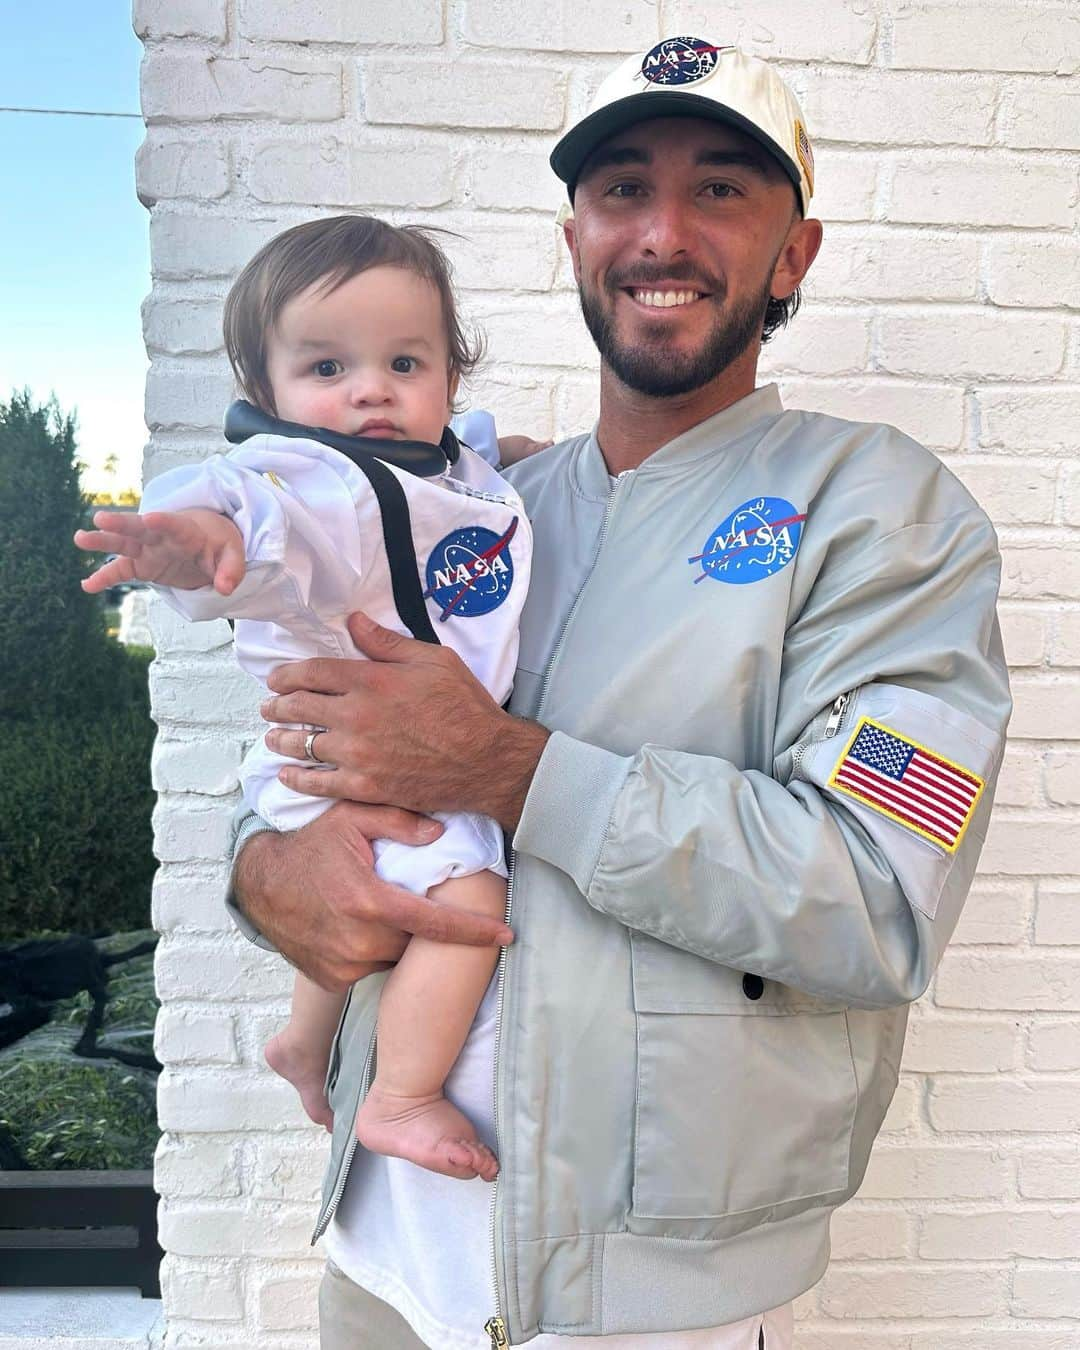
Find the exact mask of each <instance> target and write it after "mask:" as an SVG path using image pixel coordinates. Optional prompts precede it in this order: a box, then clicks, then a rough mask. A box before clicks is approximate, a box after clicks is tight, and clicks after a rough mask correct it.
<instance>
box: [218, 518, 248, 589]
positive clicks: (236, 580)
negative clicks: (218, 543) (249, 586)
mask: <svg viewBox="0 0 1080 1350" xmlns="http://www.w3.org/2000/svg"><path fill="white" fill-rule="evenodd" d="M246 572H247V560H246V558H245V557H244V542H243V539H242V538H241V536H240V533H239V531H237V537H236V538H235V539H230V540H229V541H228V542H227V543H225V544H223V545H222V548H221V553H220V554H219V555H218V560H217V567H216V568H215V570H214V590H215V591H217V593H218V595H232V593H233V591H235V590H236V588H237V586H239V585H240V583H241V582H242V581H243V579H244V574H245V573H246Z"/></svg>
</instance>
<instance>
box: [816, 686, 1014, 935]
mask: <svg viewBox="0 0 1080 1350" xmlns="http://www.w3.org/2000/svg"><path fill="white" fill-rule="evenodd" d="M1001 749H1002V747H1001V742H1000V738H999V737H997V736H996V735H995V734H994V733H993V732H991V731H989V730H988V729H987V728H986V727H984V726H983V724H982V723H981V722H979V721H978V720H977V719H976V718H974V717H972V716H970V714H968V713H966V712H961V711H960V710H959V709H957V708H954V707H952V706H951V705H950V704H947V703H944V702H943V701H942V700H941V699H939V698H935V697H933V696H932V695H930V694H924V693H922V692H920V691H918V690H915V689H907V688H904V687H903V686H901V685H890V684H867V685H863V686H862V687H861V688H859V689H857V690H855V691H853V692H852V693H851V694H850V695H849V696H848V697H847V701H846V704H844V711H843V716H842V718H840V719H836V718H835V717H831V718H829V720H828V722H827V723H826V724H825V726H824V728H823V729H822V730H821V731H820V733H819V736H818V739H816V740H814V741H811V742H810V743H808V744H806V745H804V746H803V747H802V749H801V751H800V753H799V767H798V770H797V776H798V777H800V778H805V779H806V780H807V781H808V782H811V783H815V784H816V785H817V786H818V787H820V788H822V789H823V790H824V791H825V792H826V793H828V794H829V795H831V796H833V797H835V798H836V799H838V800H839V801H842V802H843V803H844V806H845V807H846V808H847V810H848V811H850V812H851V814H852V815H854V816H856V817H857V818H858V820H859V821H860V822H861V824H862V825H863V827H864V828H865V829H866V831H867V833H868V834H869V835H870V836H871V837H872V838H873V839H874V841H875V843H877V844H878V845H879V846H880V847H881V849H882V851H883V852H884V854H885V856H886V857H887V858H888V860H889V863H890V865H891V866H892V869H893V871H894V872H895V873H896V875H897V877H898V878H899V880H900V883H901V885H902V886H903V888H904V893H905V895H906V896H907V898H908V900H909V902H910V903H911V904H912V905H914V907H915V908H916V909H918V910H921V911H922V913H924V914H925V915H926V916H927V917H928V918H931V919H932V918H933V917H934V915H935V913H936V912H937V905H938V901H939V899H940V896H941V891H942V887H943V886H944V884H945V880H946V878H947V876H948V874H949V870H950V868H951V866H952V862H953V858H954V857H955V856H956V853H957V850H958V849H959V848H960V846H961V844H962V843H963V841H964V838H965V837H966V835H967V832H968V829H969V827H970V826H971V824H972V821H973V820H974V818H975V816H976V813H977V811H978V807H979V804H980V802H981V801H982V798H983V794H984V791H985V788H986V783H987V781H988V780H989V778H990V777H991V775H992V773H993V771H994V769H995V767H996V765H997V763H998V760H999V758H1000V755H1001Z"/></svg>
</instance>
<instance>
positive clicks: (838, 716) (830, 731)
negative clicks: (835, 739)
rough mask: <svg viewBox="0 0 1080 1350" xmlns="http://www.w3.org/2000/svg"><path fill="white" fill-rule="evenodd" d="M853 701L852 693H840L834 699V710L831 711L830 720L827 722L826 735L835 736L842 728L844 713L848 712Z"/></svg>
mask: <svg viewBox="0 0 1080 1350" xmlns="http://www.w3.org/2000/svg"><path fill="white" fill-rule="evenodd" d="M850 702H851V695H850V694H838V695H837V697H836V698H835V699H834V700H833V705H832V712H831V713H829V720H828V721H827V722H826V723H825V735H826V736H827V737H828V736H835V735H836V733H837V732H838V731H839V730H840V726H841V724H842V723H843V720H844V714H845V713H846V712H847V707H848V704H849V703H850Z"/></svg>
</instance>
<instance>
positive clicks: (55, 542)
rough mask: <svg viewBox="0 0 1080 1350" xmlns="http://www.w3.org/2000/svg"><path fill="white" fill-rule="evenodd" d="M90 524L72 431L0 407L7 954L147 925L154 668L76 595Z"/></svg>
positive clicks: (71, 426) (2, 902) (3, 923)
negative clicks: (11, 943) (34, 944)
mask: <svg viewBox="0 0 1080 1350" xmlns="http://www.w3.org/2000/svg"><path fill="white" fill-rule="evenodd" d="M86 509H87V503H86V500H85V498H84V497H83V494H82V491H81V490H80V486H79V464H78V460H77V458H76V446H75V420H74V418H73V417H71V416H70V415H65V414H64V413H62V412H61V411H60V409H59V407H58V406H57V404H56V401H55V400H51V401H50V402H49V403H47V404H43V405H35V404H34V402H33V401H32V399H31V396H30V394H29V393H28V392H24V393H13V394H12V396H11V398H10V399H9V400H8V401H7V402H6V403H5V402H3V401H2V400H0V597H2V600H0V728H2V731H3V734H2V736H0V941H4V940H8V939H10V938H13V937H18V936H22V935H25V934H28V933H30V932H33V931H35V930H38V929H43V928H52V929H68V928H75V929H80V930H81V931H83V932H98V931H114V930H115V929H117V928H120V927H124V928H130V927H136V926H140V925H141V924H145V922H146V921H147V919H148V917H149V898H150V880H151V877H152V875H153V871H154V858H153V854H152V852H151V825H150V815H151V811H152V809H153V801H154V794H153V789H152V787H151V784H150V751H151V748H152V745H153V739H154V725H153V722H152V721H151V720H150V709H149V696H148V691H147V681H146V674H147V661H148V657H149V653H146V652H141V651H132V650H129V649H127V648H124V647H121V646H119V645H118V644H117V643H115V642H113V641H112V640H111V639H110V638H109V636H108V634H107V633H106V631H105V616H104V611H103V608H102V605H101V604H100V602H99V601H98V600H97V598H96V597H92V596H88V595H86V594H85V593H84V592H83V591H82V589H81V588H80V586H79V582H80V581H81V580H82V578H83V577H84V576H86V574H87V572H88V571H89V569H90V568H91V567H92V566H93V565H94V564H93V562H92V561H91V560H90V559H89V557H88V555H87V554H84V553H82V552H80V551H79V550H78V549H77V548H76V547H75V545H74V543H73V542H72V535H73V534H74V532H75V530H76V529H78V528H79V526H80V525H82V524H84V523H85V521H84V517H85V514H86Z"/></svg>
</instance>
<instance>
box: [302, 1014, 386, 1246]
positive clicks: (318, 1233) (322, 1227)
mask: <svg viewBox="0 0 1080 1350" xmlns="http://www.w3.org/2000/svg"><path fill="white" fill-rule="evenodd" d="M377 1031H378V1024H377V1023H376V1025H375V1026H374V1027H373V1028H372V1031H371V1040H370V1041H369V1042H368V1051H367V1058H366V1059H365V1060H364V1072H363V1073H362V1074H361V1076H360V1095H359V1097H358V1098H357V1101H356V1106H355V1107H354V1108H353V1118H354V1119H355V1117H356V1112H357V1111H358V1110H359V1108H360V1103H361V1102H362V1101H363V1099H364V1097H365V1096H366V1095H367V1090H368V1088H369V1087H371V1080H372V1079H373V1078H374V1077H375V1073H374V1069H375V1033H376V1032H377ZM359 1142H360V1141H359V1140H358V1139H357V1137H356V1135H355V1133H354V1134H353V1137H352V1139H351V1140H350V1141H349V1151H348V1153H346V1154H345V1157H344V1159H343V1161H342V1164H341V1171H340V1172H339V1173H338V1179H337V1184H336V1185H335V1186H334V1190H333V1194H332V1195H331V1196H330V1199H329V1201H328V1202H327V1205H326V1209H325V1210H324V1211H323V1214H322V1217H321V1218H320V1220H319V1222H318V1223H317V1224H316V1225H315V1231H314V1233H312V1235H311V1245H312V1246H313V1247H314V1246H315V1244H316V1242H318V1240H319V1239H320V1238H321V1237H322V1235H323V1234H324V1233H325V1232H326V1230H327V1229H328V1228H329V1227H330V1220H331V1219H332V1218H333V1217H334V1213H335V1211H336V1210H337V1207H338V1205H339V1204H340V1202H341V1197H342V1196H343V1195H344V1194H345V1183H346V1181H348V1179H349V1168H350V1167H351V1166H352V1160H353V1158H354V1157H355V1155H356V1149H357V1146H358V1145H359Z"/></svg>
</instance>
